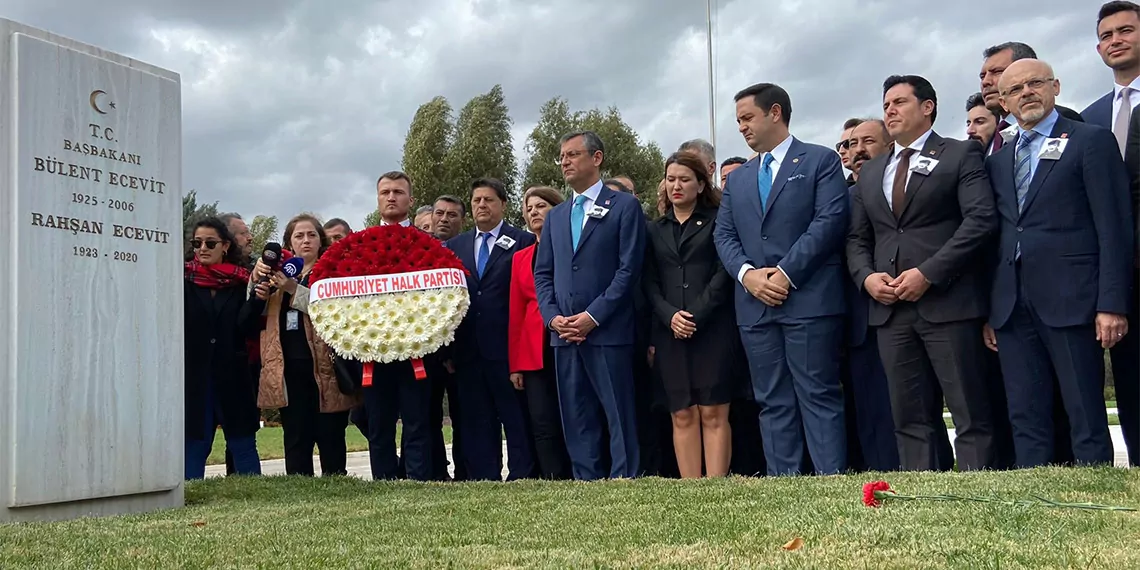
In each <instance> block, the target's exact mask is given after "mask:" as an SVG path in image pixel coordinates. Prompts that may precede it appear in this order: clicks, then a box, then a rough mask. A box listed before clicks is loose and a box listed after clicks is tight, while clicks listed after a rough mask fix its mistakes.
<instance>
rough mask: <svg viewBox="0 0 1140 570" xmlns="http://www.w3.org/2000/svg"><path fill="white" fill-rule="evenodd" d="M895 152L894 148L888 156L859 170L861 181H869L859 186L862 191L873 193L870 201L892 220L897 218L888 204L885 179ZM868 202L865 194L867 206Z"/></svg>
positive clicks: (878, 157) (864, 201)
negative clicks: (884, 188)
mask: <svg viewBox="0 0 1140 570" xmlns="http://www.w3.org/2000/svg"><path fill="white" fill-rule="evenodd" d="M894 152H895V148H894V147H893V146H892V147H891V148H890V150H888V151H887V152H886V154H883V155H882V156H877V157H875V158H873V159H871V160H869V161H867V163H866V164H864V165H863V168H862V169H860V170H859V173H860V174H859V180H863V179H864V178H866V179H867V180H866V184H865V185H864V184H862V183H860V184H859V189H860V191H863V189H864V188H866V190H867V192H870V193H871V199H870V201H871V202H874V203H875V204H877V205H878V207H880V208H882V210H883V212H884V213H885V214H886V215H888V216H890V217H891V219H892V220H893V219H894V218H895V213H894V212H892V211H891V205H890V204H888V203H887V195H886V194H884V193H883V178H884V177H885V176H886V175H887V165H888V164H890V163H891V158H892V157H893V156H894ZM867 202H868V200H867V196H866V194H864V195H863V203H864V204H866V203H867Z"/></svg>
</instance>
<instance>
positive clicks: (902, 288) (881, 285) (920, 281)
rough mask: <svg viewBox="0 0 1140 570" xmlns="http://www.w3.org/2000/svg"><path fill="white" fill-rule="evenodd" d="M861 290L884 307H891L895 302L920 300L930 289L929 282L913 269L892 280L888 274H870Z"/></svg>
mask: <svg viewBox="0 0 1140 570" xmlns="http://www.w3.org/2000/svg"><path fill="white" fill-rule="evenodd" d="M863 288H864V289H866V290H867V294H869V295H870V296H871V298H872V299H874V300H876V301H878V302H880V303H882V304H884V305H893V304H895V302H896V301H910V302H912V303H913V302H915V301H917V300H919V299H921V298H922V296H923V295H924V294H925V293H926V290H927V289H930V282H929V281H927V280H926V276H925V275H923V274H922V272H921V271H919V270H918V268H917V267H915V268H913V269H907V270H906V271H903V272H902V273H900V274H899V276H898V277H893V278H892V277H891V276H890V274H889V273H872V274H870V275H868V276H867V279H865V280H864V281H863Z"/></svg>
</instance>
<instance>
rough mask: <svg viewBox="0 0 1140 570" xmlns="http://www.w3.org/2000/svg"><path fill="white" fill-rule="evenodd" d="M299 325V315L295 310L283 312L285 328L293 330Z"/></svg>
mask: <svg viewBox="0 0 1140 570" xmlns="http://www.w3.org/2000/svg"><path fill="white" fill-rule="evenodd" d="M300 327H301V315H300V314H299V313H298V312H297V311H289V312H288V313H285V330H287V331H295V330H297V329H299V328H300Z"/></svg>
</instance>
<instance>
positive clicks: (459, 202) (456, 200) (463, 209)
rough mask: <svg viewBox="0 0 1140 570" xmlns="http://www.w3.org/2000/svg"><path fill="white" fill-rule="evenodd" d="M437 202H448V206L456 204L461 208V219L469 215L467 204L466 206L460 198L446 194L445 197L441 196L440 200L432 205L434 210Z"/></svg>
mask: <svg viewBox="0 0 1140 570" xmlns="http://www.w3.org/2000/svg"><path fill="white" fill-rule="evenodd" d="M437 202H447V203H448V204H455V205H456V206H459V216H460V217H463V216H466V215H467V204H464V203H463V200H460V199H459V197H458V196H454V195H451V194H444V195H442V196H440V197H439V198H436V199H435V202H432V203H431V205H432V208H435V205H436V203H437Z"/></svg>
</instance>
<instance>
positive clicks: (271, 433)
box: [206, 424, 451, 465]
mask: <svg viewBox="0 0 1140 570" xmlns="http://www.w3.org/2000/svg"><path fill="white" fill-rule="evenodd" d="M400 429H401V428H400V425H399V424H397V425H396V443H397V444H399V442H400ZM344 438H345V442H346V443H347V444H348V451H349V452H353V451H368V440H367V439H365V437H364V434H362V433H360V430H359V429H356V426H354V425H350V426H348V428H347V429H346V430H345V432H344ZM284 442H285V440H284V439H283V437H282V435H281V428H280V427H263V428H261V429H259V430H257V454H258V455H260V456H261V459H262V461H264V460H266V459H281V458H283V457H285V443H284ZM443 442H444V443H445V444H450V443H451V426H450V425H447V424H444V426H443ZM225 462H226V441H225V438H224V437H222V432H221V431H220V430H219V431H218V433H217V435H216V436H215V437H214V448H213V449H212V450H211V451H210V457H209V458H207V459H206V465H221V464H222V463H225Z"/></svg>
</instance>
